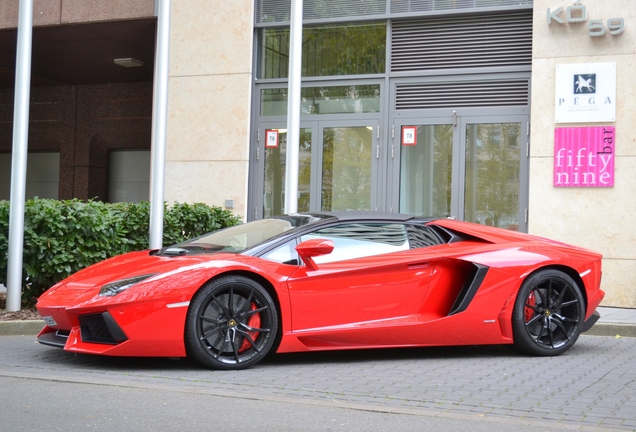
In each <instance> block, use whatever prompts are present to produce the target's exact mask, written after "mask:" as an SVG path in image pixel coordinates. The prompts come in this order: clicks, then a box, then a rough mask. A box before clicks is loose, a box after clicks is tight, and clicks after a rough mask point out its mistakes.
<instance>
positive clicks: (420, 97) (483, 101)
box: [395, 79, 529, 110]
mask: <svg viewBox="0 0 636 432" xmlns="http://www.w3.org/2000/svg"><path fill="white" fill-rule="evenodd" d="M528 91H529V81H528V80H527V79H518V80H499V81H497V80H495V81H467V82H466V81H465V82H462V81H454V82H447V83H425V84H401V85H398V86H397V87H396V99H395V104H396V109H398V110H409V109H433V108H470V107H489V106H493V107H497V106H527V105H528V102H529V101H528Z"/></svg>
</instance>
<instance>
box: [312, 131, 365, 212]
mask: <svg viewBox="0 0 636 432" xmlns="http://www.w3.org/2000/svg"><path fill="white" fill-rule="evenodd" d="M372 147H373V127H371V126H356V127H337V128H324V129H323V151H322V196H321V209H322V210H324V211H340V210H370V209H371V174H372V173H371V170H372V169H371V163H370V162H371V161H372V156H373V155H372Z"/></svg>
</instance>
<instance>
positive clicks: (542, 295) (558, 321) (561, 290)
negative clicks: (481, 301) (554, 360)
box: [512, 269, 585, 356]
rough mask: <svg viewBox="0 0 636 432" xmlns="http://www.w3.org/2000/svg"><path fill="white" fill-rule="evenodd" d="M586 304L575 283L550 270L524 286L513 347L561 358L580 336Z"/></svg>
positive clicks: (514, 324) (516, 309)
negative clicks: (560, 355)
mask: <svg viewBox="0 0 636 432" xmlns="http://www.w3.org/2000/svg"><path fill="white" fill-rule="evenodd" d="M584 318H585V304H584V299H583V295H582V294H581V290H580V289H579V287H578V286H577V284H576V282H575V281H574V280H573V279H572V278H571V277H570V276H568V275H567V274H565V273H564V272H562V271H559V270H554V269H547V270H541V271H539V272H537V273H534V274H532V275H530V276H529V277H528V278H527V279H526V280H525V281H524V282H523V284H522V285H521V289H520V290H519V294H518V296H517V300H516V301H515V307H514V311H513V315H512V327H513V332H514V346H515V348H516V349H517V350H518V351H521V352H524V353H527V354H533V355H541V356H555V355H559V354H561V353H563V352H565V351H567V350H568V349H570V348H571V347H572V345H574V342H576V340H577V339H578V337H579V335H580V334H581V328H582V326H583V320H584Z"/></svg>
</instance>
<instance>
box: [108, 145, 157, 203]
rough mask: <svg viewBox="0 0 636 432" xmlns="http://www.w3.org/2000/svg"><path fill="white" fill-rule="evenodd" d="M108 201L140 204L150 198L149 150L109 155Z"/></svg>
mask: <svg viewBox="0 0 636 432" xmlns="http://www.w3.org/2000/svg"><path fill="white" fill-rule="evenodd" d="M108 167H109V170H108V201H109V202H112V203H115V202H140V201H148V199H149V197H150V150H116V151H112V152H111V153H110V160H109V165H108Z"/></svg>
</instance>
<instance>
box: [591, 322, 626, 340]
mask: <svg viewBox="0 0 636 432" xmlns="http://www.w3.org/2000/svg"><path fill="white" fill-rule="evenodd" d="M583 334H584V335H589V336H613V337H616V336H620V337H636V325H634V324H616V323H607V322H602V323H599V322H597V323H596V324H594V326H593V327H592V328H591V329H589V330H588V331H587V332H585V333H583Z"/></svg>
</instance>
